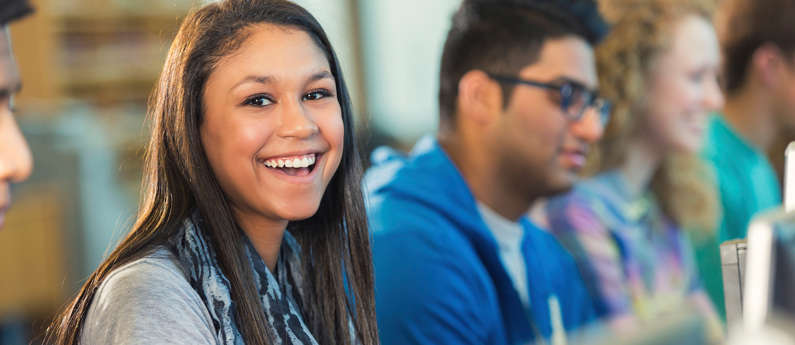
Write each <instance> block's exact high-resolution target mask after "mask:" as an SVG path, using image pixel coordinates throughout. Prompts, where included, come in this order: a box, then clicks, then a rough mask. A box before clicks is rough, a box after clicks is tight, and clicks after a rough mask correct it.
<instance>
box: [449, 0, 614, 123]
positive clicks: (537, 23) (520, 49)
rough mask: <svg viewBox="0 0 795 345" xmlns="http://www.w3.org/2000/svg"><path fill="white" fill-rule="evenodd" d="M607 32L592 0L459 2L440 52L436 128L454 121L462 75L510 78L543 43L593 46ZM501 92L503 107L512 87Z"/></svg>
mask: <svg viewBox="0 0 795 345" xmlns="http://www.w3.org/2000/svg"><path fill="white" fill-rule="evenodd" d="M607 32H608V25H607V23H606V22H605V21H604V19H603V18H602V16H601V15H600V13H599V10H598V6H597V4H596V2H594V1H593V0H464V2H463V3H462V4H461V7H460V8H459V9H458V12H456V14H455V15H454V16H453V23H452V26H451V28H450V31H449V32H448V33H447V40H446V41H445V44H444V50H443V52H442V63H441V68H440V75H439V112H440V116H441V121H442V125H444V124H445V123H446V124H448V125H454V123H455V111H456V99H457V98H458V82H459V81H460V80H461V77H463V75H464V74H466V73H467V72H469V71H471V70H476V69H478V70H483V71H485V72H489V73H495V74H502V75H509V76H510V75H516V74H518V73H519V71H520V70H521V69H522V68H524V67H525V66H527V65H529V64H532V63H534V62H535V61H536V60H537V59H538V54H539V53H540V50H541V47H542V46H543V44H544V42H546V41H547V40H548V39H556V38H562V37H565V36H575V37H580V38H582V39H584V40H585V41H586V42H588V43H589V44H591V45H595V44H596V43H598V42H599V41H601V40H602V38H604V36H605V35H606V34H607ZM502 88H503V94H504V95H505V102H506V104H507V99H508V97H509V95H510V93H511V91H512V90H513V88H512V87H511V86H510V85H503V86H502Z"/></svg>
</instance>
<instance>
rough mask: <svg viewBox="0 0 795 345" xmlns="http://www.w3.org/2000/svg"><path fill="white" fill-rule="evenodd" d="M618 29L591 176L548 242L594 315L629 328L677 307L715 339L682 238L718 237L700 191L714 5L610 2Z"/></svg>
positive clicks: (557, 214)
mask: <svg viewBox="0 0 795 345" xmlns="http://www.w3.org/2000/svg"><path fill="white" fill-rule="evenodd" d="M603 7H604V10H605V13H606V15H607V16H608V17H612V18H616V19H617V20H615V21H614V27H613V30H612V31H611V33H610V34H609V35H608V37H607V38H606V39H605V41H604V42H603V43H602V44H601V45H600V46H599V47H598V48H597V66H598V71H599V77H600V83H599V88H600V91H601V92H602V94H603V95H604V96H605V97H606V98H608V99H610V100H611V101H613V103H614V108H613V110H612V120H611V122H610V123H609V124H608V126H607V128H606V132H605V136H604V139H603V141H602V142H601V143H600V144H599V145H598V146H597V148H596V150H595V152H591V153H590V154H589V163H590V167H591V168H592V169H593V170H592V171H594V173H595V174H594V175H593V176H591V177H590V178H589V179H587V180H584V181H583V182H582V183H580V184H578V185H576V186H575V187H574V189H573V190H572V192H571V193H569V194H567V195H565V196H563V197H559V198H555V199H553V200H551V201H550V202H549V203H548V205H547V208H546V210H547V216H548V218H549V223H550V224H549V225H550V228H551V230H552V232H553V233H555V234H556V236H557V237H558V238H559V239H560V240H561V242H562V243H563V244H564V245H565V246H567V248H568V249H569V250H570V251H571V252H572V253H573V254H574V256H575V257H576V258H577V261H578V263H579V266H580V270H581V272H582V273H583V278H584V280H585V281H586V284H588V286H589V289H590V292H591V294H592V296H593V298H594V301H595V306H596V308H597V313H598V314H600V315H601V316H603V317H605V318H607V319H608V320H609V322H610V324H611V325H612V326H614V327H615V328H618V329H619V330H621V329H627V328H631V327H632V326H634V325H636V324H637V323H639V322H640V321H643V320H648V319H652V318H655V317H657V316H659V315H661V314H662V313H665V312H666V311H667V310H668V309H669V308H672V307H673V306H679V305H681V304H682V303H689V304H692V305H695V306H696V307H697V308H699V309H700V310H702V311H703V313H704V314H705V315H706V316H707V318H708V319H709V320H711V323H710V324H711V325H712V326H713V327H712V332H713V335H715V336H719V332H718V330H719V327H718V323H717V321H716V320H717V319H716V318H715V313H714V309H713V307H712V305H711V303H710V302H709V300H708V298H707V296H706V295H705V293H704V291H703V288H702V286H701V283H700V279H699V274H698V270H697V269H696V263H695V260H694V256H693V253H692V249H691V245H690V243H689V242H688V239H687V236H686V235H685V233H684V232H683V229H685V228H690V227H699V228H711V227H714V220H715V215H714V211H713V209H714V203H715V201H714V197H713V196H712V195H711V194H710V193H709V192H708V190H707V189H705V188H704V187H703V186H702V184H699V181H700V180H701V179H702V178H703V176H702V172H703V169H702V167H701V166H700V165H699V164H698V161H697V159H696V156H695V155H696V153H697V152H698V150H699V148H700V143H701V141H702V133H703V130H704V126H705V122H706V120H707V116H708V114H709V113H710V112H712V111H714V110H716V109H719V108H720V107H721V106H722V104H723V96H722V94H721V91H720V89H719V86H718V83H717V77H716V73H717V69H718V64H719V49H718V42H717V38H716V35H715V32H714V30H713V28H712V26H711V24H710V15H711V10H712V9H711V7H710V6H709V5H708V4H705V3H701V2H699V1H692V0H691V1H676V0H652V1H612V2H606V3H604V4H603Z"/></svg>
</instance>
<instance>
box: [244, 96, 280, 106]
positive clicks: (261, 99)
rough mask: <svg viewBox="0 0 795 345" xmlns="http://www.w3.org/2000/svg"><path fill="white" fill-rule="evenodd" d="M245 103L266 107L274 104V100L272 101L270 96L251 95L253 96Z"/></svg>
mask: <svg viewBox="0 0 795 345" xmlns="http://www.w3.org/2000/svg"><path fill="white" fill-rule="evenodd" d="M245 104H246V105H252V106H255V107H264V106H266V105H271V104H273V101H271V100H270V98H268V97H265V96H254V97H251V98H249V99H247V100H246V102H245Z"/></svg>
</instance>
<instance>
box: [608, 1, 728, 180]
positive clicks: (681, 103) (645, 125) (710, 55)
mask: <svg viewBox="0 0 795 345" xmlns="http://www.w3.org/2000/svg"><path fill="white" fill-rule="evenodd" d="M672 30H673V35H672V42H671V47H670V49H669V50H668V51H666V52H664V53H662V54H661V55H660V56H659V57H657V60H656V61H655V65H654V68H653V70H652V72H651V75H650V76H649V78H648V89H647V90H648V92H647V95H648V99H647V102H646V105H645V107H644V110H643V114H642V116H643V121H642V123H641V125H640V129H639V130H638V133H637V135H635V137H634V139H633V140H632V141H631V143H630V144H629V149H628V150H627V156H626V159H625V161H624V164H623V165H622V166H620V169H621V171H622V172H623V173H624V175H625V176H626V177H627V179H628V180H629V182H630V185H631V186H632V187H633V189H634V190H635V191H637V192H638V193H640V192H641V191H644V190H646V189H647V187H648V184H649V181H650V180H651V178H652V176H653V174H654V172H655V171H656V170H657V168H658V167H659V165H660V164H661V162H662V160H663V158H665V157H666V156H668V155H670V154H673V153H677V152H684V153H695V152H697V151H698V150H699V148H700V145H701V141H702V137H703V134H704V128H705V126H706V120H707V118H708V116H709V114H710V113H711V112H713V111H715V110H717V109H720V108H721V107H722V106H723V95H722V93H721V91H720V87H719V85H718V82H717V70H718V65H719V63H720V53H719V52H720V51H719V49H718V41H717V37H716V36H715V31H714V30H713V29H712V26H711V24H710V23H709V22H708V21H707V20H705V19H704V18H702V17H699V16H696V15H689V16H685V17H683V18H681V19H679V20H678V21H676V23H675V24H673V27H672Z"/></svg>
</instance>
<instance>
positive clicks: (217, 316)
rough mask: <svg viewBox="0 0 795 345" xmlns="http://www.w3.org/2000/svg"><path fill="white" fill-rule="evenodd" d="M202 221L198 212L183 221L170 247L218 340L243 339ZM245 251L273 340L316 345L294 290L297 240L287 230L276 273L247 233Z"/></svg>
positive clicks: (296, 285) (235, 341) (299, 280)
mask: <svg viewBox="0 0 795 345" xmlns="http://www.w3.org/2000/svg"><path fill="white" fill-rule="evenodd" d="M202 223H203V221H202V219H201V216H200V215H199V213H198V212H195V213H194V214H193V216H191V217H189V218H187V219H185V221H184V222H183V229H182V231H183V232H182V236H181V237H179V238H178V240H177V241H176V243H174V249H175V252H176V253H177V256H178V257H179V260H180V262H181V263H182V265H183V266H184V267H185V268H187V270H188V271H189V272H190V277H189V279H190V285H191V286H192V287H193V289H194V290H196V292H197V293H198V294H199V296H200V297H201V298H202V300H203V301H204V303H205V305H206V307H207V310H208V311H209V312H210V316H211V317H212V319H213V326H214V328H215V332H216V333H215V336H216V340H217V341H218V343H219V344H234V345H238V344H239V345H242V344H244V342H243V338H242V336H241V334H240V330H239V329H238V323H237V322H236V316H235V304H234V303H233V302H232V299H231V297H230V289H229V280H228V279H227V278H226V276H224V275H223V273H222V272H221V269H220V268H219V267H218V262H217V261H216V256H215V252H214V251H213V248H212V247H210V246H209V245H208V243H207V242H206V241H205V239H204V236H203V235H202V233H201V232H202V229H201V225H202ZM244 247H245V250H246V256H247V257H248V259H249V263H250V264H251V270H252V272H253V273H254V282H255V284H257V290H258V292H259V296H260V302H262V310H263V312H264V313H265V319H266V320H267V321H268V326H269V327H270V329H271V332H272V334H273V335H274V336H275V339H274V340H275V342H276V343H277V344H296V345H299V344H300V345H310V344H311V345H316V344H317V341H315V339H314V337H313V336H312V334H311V333H310V332H309V329H308V328H307V327H306V325H305V324H304V321H303V319H302V317H301V313H300V311H299V310H298V307H297V305H298V304H296V303H295V299H294V298H293V296H300V295H301V293H302V291H301V289H300V287H301V286H303V284H302V279H303V277H302V276H301V265H300V264H301V263H300V259H299V257H298V248H299V246H298V243H297V242H296V241H295V239H294V238H293V237H292V236H291V235H290V233H289V232H287V231H285V233H284V240H283V241H282V246H281V250H280V252H279V259H278V260H279V261H278V263H277V265H276V276H275V277H274V275H273V274H271V272H270V271H269V270H268V267H267V266H265V262H264V261H262V258H260V256H259V255H258V254H257V251H256V250H255V249H254V246H253V245H252V244H251V241H249V240H248V238H246V239H245V244H244Z"/></svg>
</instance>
